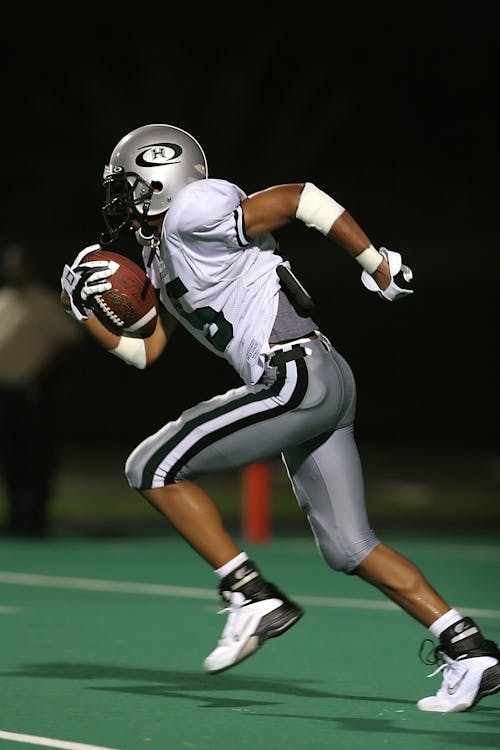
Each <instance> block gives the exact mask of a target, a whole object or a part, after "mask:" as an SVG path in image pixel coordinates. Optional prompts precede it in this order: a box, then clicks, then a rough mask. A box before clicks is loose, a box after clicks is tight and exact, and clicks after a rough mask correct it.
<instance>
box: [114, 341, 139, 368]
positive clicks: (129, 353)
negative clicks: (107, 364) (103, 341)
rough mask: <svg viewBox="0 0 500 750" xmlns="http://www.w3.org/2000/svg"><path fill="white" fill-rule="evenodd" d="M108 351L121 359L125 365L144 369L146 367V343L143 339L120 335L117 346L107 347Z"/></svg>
mask: <svg viewBox="0 0 500 750" xmlns="http://www.w3.org/2000/svg"><path fill="white" fill-rule="evenodd" d="M109 351H110V352H111V354H114V355H115V357H120V359H123V361H124V362H126V363H127V365H133V366H134V367H137V369H138V370H144V369H145V367H146V364H147V361H146V344H145V343H144V340H143V339H139V338H134V337H132V336H121V337H120V341H119V342H118V346H117V347H115V348H114V349H109Z"/></svg>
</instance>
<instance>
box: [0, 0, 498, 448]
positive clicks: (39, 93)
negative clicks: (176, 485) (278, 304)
mask: <svg viewBox="0 0 500 750" xmlns="http://www.w3.org/2000/svg"><path fill="white" fill-rule="evenodd" d="M68 12H69V11H68ZM26 15H27V14H26ZM3 16H4V38H3V43H2V55H3V57H4V63H3V66H2V67H3V70H4V74H3V80H2V88H3V91H2V98H3V104H4V106H3V118H2V119H3V124H2V131H3V139H2V140H3V153H2V207H3V228H2V242H3V243H7V242H11V241H16V242H21V243H24V244H26V245H28V246H30V247H31V248H32V249H34V250H36V253H37V256H38V258H39V260H40V263H39V266H40V271H41V273H42V275H43V276H44V277H45V279H46V280H47V281H48V282H49V283H50V284H51V285H53V287H54V289H55V290H56V291H57V292H58V289H59V278H60V274H61V270H62V266H63V265H64V263H65V262H67V261H71V260H72V259H73V258H74V256H75V255H76V253H77V252H78V250H80V249H81V248H82V247H83V246H85V245H87V244H90V243H92V242H95V241H96V240H97V239H98V237H99V234H100V232H101V231H102V230H103V224H102V221H101V217H100V207H101V205H102V202H103V193H102V190H101V184H100V182H101V175H102V169H103V166H104V164H105V163H106V161H107V160H108V158H109V155H110V153H111V151H112V149H113V147H114V145H115V144H116V142H117V141H118V140H119V139H120V138H121V137H122V136H123V135H124V134H125V133H127V132H128V131H129V130H131V129H133V128H135V127H138V126H140V125H144V124H147V123H150V122H165V123H170V124H174V125H178V126H180V127H182V128H184V129H186V130H188V131H189V132H191V133H192V134H193V135H194V136H195V137H196V138H197V139H198V140H199V141H200V142H201V144H202V145H203V147H204V149H205V151H206V154H207V158H208V164H209V174H210V175H211V176H213V177H223V178H225V179H228V180H231V181H234V182H236V183H237V184H239V185H240V187H242V188H243V189H244V190H246V191H247V192H252V191H255V190H258V189H261V188H265V187H268V186H270V185H272V184H276V183H281V182H294V181H305V180H309V181H312V182H314V183H315V184H317V185H318V186H319V187H321V188H322V189H324V190H325V191H327V192H328V193H330V194H331V195H332V196H334V197H335V198H336V199H337V200H338V201H339V202H340V203H342V204H343V205H344V206H346V207H347V208H348V210H349V211H350V212H351V213H352V214H353V216H354V217H355V218H356V219H357V220H358V221H359V222H360V224H361V225H362V226H363V228H364V229H365V231H366V232H367V233H368V235H369V236H370V237H371V239H372V242H373V243H374V244H375V245H376V246H378V247H380V246H381V245H386V246H387V247H389V248H391V249H394V250H398V251H400V252H401V253H402V254H403V258H404V260H405V262H407V263H408V264H409V265H410V266H411V267H412V269H413V271H414V288H415V294H414V295H413V296H412V297H410V298H407V299H405V300H403V301H401V302H398V303H396V304H393V305H390V304H389V303H383V302H382V301H381V300H380V299H379V298H378V297H377V296H376V295H373V294H370V293H369V292H367V291H366V290H365V289H364V288H363V287H362V286H361V283H360V269H359V267H358V266H357V264H354V263H353V262H352V260H350V259H349V258H348V256H347V255H346V254H345V253H344V252H343V251H342V250H341V249H340V248H338V247H336V246H335V245H334V244H332V243H329V242H328V241H327V240H325V238H324V237H322V235H320V234H319V233H316V232H314V231H312V230H308V229H307V228H306V227H304V225H302V224H300V223H299V222H297V223H294V224H293V225H290V226H288V227H287V228H286V229H284V230H283V231H282V232H281V233H280V239H281V244H282V249H283V251H284V252H286V253H287V254H288V255H289V256H290V258H291V260H292V263H293V266H294V269H295V272H296V274H297V275H298V276H299V277H301V279H302V281H303V283H304V285H305V286H306V287H307V288H308V289H309V291H310V292H311V293H312V295H313V297H314V298H315V300H316V303H317V314H316V320H317V322H318V325H319V326H320V327H321V328H322V330H323V331H324V332H325V333H326V334H327V335H328V336H329V337H330V338H331V339H332V341H333V342H334V343H335V345H336V346H337V347H338V348H339V349H340V351H341V352H343V354H344V355H345V356H346V357H347V358H348V360H349V361H350V363H351V365H352V366H353V369H354V370H355V373H356V376H357V381H358V389H359V402H358V420H357V431H358V437H359V439H360V440H367V441H380V442H384V441H388V442H389V441H390V442H398V443H400V444H401V443H404V442H406V443H407V444H411V443H417V444H421V445H422V444H424V445H426V446H429V445H432V444H434V443H437V444H440V443H441V444H443V443H446V444H447V445H454V444H461V445H464V444H465V445H466V444H469V443H470V444H473V445H475V446H481V445H483V444H486V445H489V446H491V445H493V446H494V445H497V444H498V418H499V410H498V375H499V372H498V301H497V300H498V282H499V269H500V264H499V260H498V228H497V224H498V189H497V183H498V125H499V104H498V101H499V91H498V70H499V66H498V62H499V60H498V38H499V31H500V25H499V4H498V2H497V1H496V0H493V1H492V2H487V1H486V2H464V1H463V0H462V1H461V0H455V1H453V2H446V1H441V2H440V1H439V0H436V1H435V2H424V3H419V4H414V5H411V6H410V5H408V4H406V3H400V4H396V3H394V4H393V3H377V4H375V3H373V4H368V3H366V4H365V3H348V4H344V3H342V4H340V3H329V4H326V5H323V4H308V5H307V6H301V7H299V8H297V9H294V8H292V7H291V6H288V5H280V6H279V7H275V6H271V5H270V4H268V5H255V4H251V5H243V6H238V7H237V8H236V7H232V6H228V7H225V6H224V7H222V8H219V7H218V6H213V5H204V6H202V7H198V6H197V5H188V4H185V5H183V6H182V7H181V8H180V9H179V8H177V7H172V6H169V5H163V6H158V5H157V4H143V5H141V6H137V5H133V6H131V7H129V8H128V9H126V8H125V7H121V8H119V7H118V6H116V7H115V8H113V9H112V8H110V7H108V6H103V7H102V8H100V9H98V10H97V9H95V8H94V9H93V10H90V9H89V8H86V7H84V6H73V7H72V9H71V17H67V16H65V15H64V13H63V12H62V10H57V9H56V8H53V9H52V8H51V7H47V6H46V5H44V6H43V8H41V7H38V8H34V9H32V10H31V11H30V15H29V17H22V15H21V12H20V11H17V10H16V9H13V8H9V9H8V10H4V11H3ZM112 249H114V250H123V251H125V252H126V253H127V254H130V255H131V256H133V255H134V254H135V253H136V246H134V245H133V243H127V242H126V241H125V242H124V243H121V244H120V247H116V246H115V247H113V248H112ZM238 384H239V381H238V379H237V378H236V376H235V375H234V373H233V372H232V370H231V369H230V367H229V365H227V363H225V361H224V360H220V359H218V358H216V357H214V356H213V355H210V354H209V353H208V352H207V351H205V350H204V348H202V347H200V346H199V345H198V344H196V342H194V341H191V340H190V339H189V337H188V335H187V334H185V333H184V332H182V331H179V333H177V334H176V336H175V337H174V339H173V341H172V344H171V346H170V348H169V350H168V351H167V352H166V353H165V354H164V355H163V356H162V358H161V360H160V361H159V362H158V363H157V364H156V365H155V366H154V367H153V368H151V370H149V371H146V372H143V373H138V372H137V371H135V370H133V368H128V367H126V366H125V365H124V364H123V363H122V362H120V361H119V360H116V359H115V358H114V357H110V356H107V355H105V354H104V353H103V352H102V351H101V350H99V349H98V348H97V347H96V345H95V343H94V342H93V341H90V340H85V342H84V344H83V345H82V347H81V348H80V349H79V351H78V352H75V355H74V357H72V358H71V359H70V361H68V362H67V377H66V380H65V388H64V389H63V392H62V397H63V400H64V412H63V414H61V416H60V420H61V425H60V426H61V432H62V433H64V435H65V439H66V440H67V441H73V442H75V443H78V442H79V441H80V442H83V443H85V442H86V443H88V442H89V441H90V442H92V441H93V442H95V443H98V442H100V441H101V440H102V441H109V440H110V439H111V440H113V441H115V442H125V443H127V444H130V447H132V446H133V445H135V443H136V442H138V440H139V439H142V437H143V436H144V435H145V434H147V433H148V432H150V431H152V430H153V429H157V428H158V427H159V426H160V425H161V424H162V423H163V422H165V421H166V420H167V419H171V418H174V417H176V416H177V415H178V413H179V411H180V409H182V408H184V407H187V406H189V405H192V404H193V403H195V402H197V401H199V400H200V399H202V398H208V397H210V396H212V395H215V394H216V393H219V392H223V391H224V390H226V389H227V388H229V387H233V386H235V385H238ZM96 413H97V416H96ZM82 415H83V416H82ZM85 415H87V417H86V416H85Z"/></svg>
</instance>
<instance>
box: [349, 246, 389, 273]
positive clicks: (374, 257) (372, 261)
mask: <svg viewBox="0 0 500 750" xmlns="http://www.w3.org/2000/svg"><path fill="white" fill-rule="evenodd" d="M355 260H357V261H358V263H359V264H360V265H361V266H363V268H364V269H365V271H366V273H373V272H374V271H376V270H377V268H378V267H379V265H380V264H381V263H382V261H383V260H384V256H383V255H381V254H380V253H379V251H378V250H375V248H374V247H373V245H369V246H368V247H367V248H366V250H363V251H362V252H360V253H359V255H356V257H355Z"/></svg>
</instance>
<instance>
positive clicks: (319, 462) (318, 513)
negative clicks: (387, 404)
mask: <svg viewBox="0 0 500 750" xmlns="http://www.w3.org/2000/svg"><path fill="white" fill-rule="evenodd" d="M307 350H308V352H309V353H308V354H307V355H306V356H305V357H303V358H301V359H298V360H292V361H289V362H286V363H284V364H280V365H279V366H277V367H271V366H268V367H267V369H266V371H265V373H264V376H263V378H262V379H261V380H260V381H259V383H257V384H256V385H253V386H248V385H245V386H242V387H241V388H236V389H233V390H230V391H228V392H227V393H225V394H224V395H221V396H215V397H214V398H212V399H209V400H208V401H203V402H201V403H199V404H198V405H196V406H194V407H192V408H191V409H187V410H186V411H184V412H183V413H182V414H181V416H180V417H179V419H177V420H175V421H173V422H169V423H168V424H166V425H165V426H164V427H162V428H161V429H160V430H158V432H156V433H155V434H153V435H151V436H150V437H148V438H146V440H144V441H143V442H142V443H141V444H140V445H138V446H137V448H135V449H134V451H133V452H132V453H131V454H130V456H129V457H128V459H127V462H126V467H125V473H126V476H127V479H128V482H129V484H130V486H131V487H134V488H136V489H146V488H154V487H162V486H164V485H166V484H171V483H172V482H176V481H179V480H182V479H195V478H196V477H197V476H199V475H202V474H209V473H213V472H218V471H225V470H229V469H236V468H240V467H242V466H248V465H249V464H252V463H254V462H256V461H260V460H264V459H269V458H272V457H275V456H277V455H280V454H281V457H282V459H283V462H284V464H285V467H286V470H287V473H288V476H289V478H290V481H291V484H292V487H293V491H294V493H295V496H296V498H297V501H298V503H299V505H300V507H301V508H302V509H303V510H304V511H305V512H306V514H307V517H308V520H309V523H310V525H311V528H312V530H313V533H314V537H315V540H316V543H317V545H318V548H319V550H320V553H321V554H322V556H323V557H324V559H325V561H326V562H327V563H328V565H330V566H331V567H332V568H334V569H335V570H342V571H345V572H352V571H353V570H354V569H355V568H356V567H357V566H358V565H359V564H360V563H361V562H362V560H363V559H364V558H365V557H366V555H367V554H368V553H369V552H371V550H372V549H373V548H374V547H375V546H376V545H377V544H378V543H379V540H378V539H377V537H376V536H375V534H374V532H373V530H372V529H371V528H370V526H369V523H368V518H367V514H366V508H365V497H364V482H363V474H362V469H361V463H360V459H359V454H358V449H357V446H356V443H355V440H354V435H353V421H354V414H355V408H356V386H355V381H354V377H353V374H352V371H351V368H350V367H349V365H348V364H347V362H346V361H345V359H344V358H343V357H341V356H340V354H339V353H338V352H337V351H336V350H335V349H334V348H333V347H332V346H331V344H330V343H329V342H328V340H327V339H326V338H325V337H321V338H320V339H317V340H312V341H310V342H308V343H307Z"/></svg>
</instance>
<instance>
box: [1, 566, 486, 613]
mask: <svg viewBox="0 0 500 750" xmlns="http://www.w3.org/2000/svg"><path fill="white" fill-rule="evenodd" d="M1 583H7V584H14V585H17V586H35V587H39V586H45V587H48V588H62V589H80V590H85V591H107V592H114V593H118V594H120V593H121V594H123V593H125V594H139V595H143V596H171V597H177V598H185V599H207V600H210V601H215V600H217V594H216V591H215V589H201V588H195V587H192V586H170V585H167V584H163V583H139V582H135V581H106V580H103V579H100V578H99V579H98V578H70V577H67V576H47V575H40V574H37V573H16V572H14V571H8V570H0V584H1ZM291 596H292V598H293V599H296V600H297V601H298V602H300V603H302V604H307V605H309V606H315V607H343V608H349V609H372V610H381V609H382V610H388V611H394V612H398V611H400V609H399V607H397V606H396V605H395V604H393V602H390V601H385V600H378V599H349V598H341V597H329V596H298V595H293V594H291ZM457 609H459V610H460V611H461V612H463V613H464V614H466V615H469V616H472V617H485V618H486V617H490V618H492V619H500V610H497V609H472V608H470V607H462V606H459V605H457Z"/></svg>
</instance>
